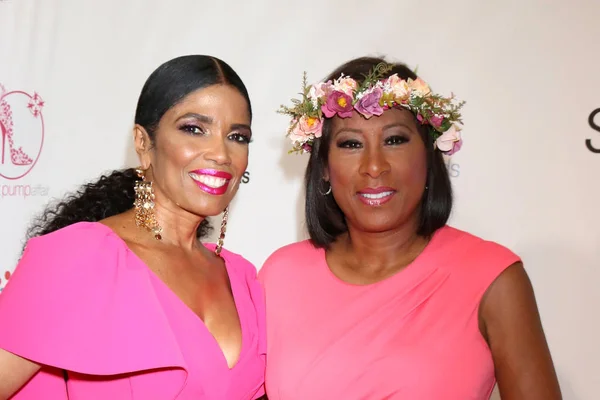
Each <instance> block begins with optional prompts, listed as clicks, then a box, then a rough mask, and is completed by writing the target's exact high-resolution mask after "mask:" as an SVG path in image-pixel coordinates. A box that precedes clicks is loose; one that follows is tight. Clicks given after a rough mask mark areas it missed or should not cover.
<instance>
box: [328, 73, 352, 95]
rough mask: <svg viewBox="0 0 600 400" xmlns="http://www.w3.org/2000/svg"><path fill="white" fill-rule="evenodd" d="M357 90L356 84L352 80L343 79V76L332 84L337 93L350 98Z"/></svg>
mask: <svg viewBox="0 0 600 400" xmlns="http://www.w3.org/2000/svg"><path fill="white" fill-rule="evenodd" d="M357 88H358V84H357V83H356V81H355V80H354V79H352V78H344V77H343V76H342V77H340V78H339V79H336V81H335V82H334V83H333V89H334V90H337V91H339V92H344V93H346V94H347V95H348V96H350V97H352V95H353V94H354V91H355V90H356V89H357Z"/></svg>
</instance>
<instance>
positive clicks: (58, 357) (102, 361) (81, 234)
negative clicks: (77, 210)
mask: <svg viewBox="0 0 600 400" xmlns="http://www.w3.org/2000/svg"><path fill="white" fill-rule="evenodd" d="M206 247H207V248H209V249H214V245H211V244H208V245H206ZM221 256H222V257H223V258H224V260H225V265H226V268H227V272H228V275H229V280H230V282H231V287H232V291H233V297H234V300H235V305H236V307H237V311H238V315H239V319H240V324H241V328H242V350H241V354H240V356H239V359H238V361H237V363H236V364H235V365H234V366H233V367H232V368H229V366H228V364H227V360H226V358H225V356H224V354H223V352H222V350H221V348H220V347H219V345H218V343H217V341H216V340H215V338H214V337H213V336H212V334H211V333H210V331H209V330H208V329H207V327H206V326H205V325H204V323H203V322H202V320H201V319H200V318H199V317H198V316H197V315H196V314H195V313H194V312H193V311H192V310H191V309H190V308H189V307H188V306H187V305H186V304H185V303H184V302H183V301H182V300H181V299H180V298H179V297H178V296H177V295H175V293H174V292H173V291H172V290H171V289H170V288H169V287H168V286H167V285H166V284H165V283H164V282H163V281H162V280H160V279H159V278H158V276H157V275H155V274H154V273H153V272H152V271H151V270H150V269H149V268H148V267H147V266H146V264H144V263H143V262H142V260H141V259H140V258H138V257H137V256H136V255H135V254H134V253H133V252H132V251H131V250H130V249H129V248H128V247H127V245H126V244H125V242H124V241H123V240H122V239H121V238H120V237H118V236H117V235H116V234H115V233H114V232H113V231H112V230H111V229H110V228H108V227H107V226H105V225H103V224H100V223H94V222H80V223H77V224H74V225H71V226H69V227H66V228H63V229H61V230H58V231H55V232H53V233H50V234H48V235H44V236H41V237H37V238H33V239H31V240H30V241H29V242H28V244H27V246H26V249H25V252H24V254H23V257H22V259H21V261H20V262H19V264H18V265H17V267H16V269H15V271H14V274H13V275H12V277H11V279H10V281H9V282H8V284H7V285H6V287H5V288H4V290H3V292H2V294H0V348H2V349H4V350H6V351H9V352H11V353H14V354H17V355H19V356H21V357H24V358H26V359H30V360H32V361H35V362H36V363H39V364H41V365H42V369H41V370H40V371H39V372H38V373H37V374H36V375H34V377H33V378H32V379H31V380H30V381H29V382H28V383H27V384H25V386H24V387H23V388H22V389H21V390H20V391H19V392H18V393H17V394H16V395H15V396H14V397H13V399H14V400H33V399H35V400H39V399H47V400H64V399H69V400H74V399H85V400H95V399H98V400H100V399H102V400H106V399H113V400H138V399H139V400H142V399H143V400H154V399H156V400H168V399H177V400H192V399H193V400H221V399H223V400H224V399H227V400H252V399H256V398H258V397H260V396H262V395H263V394H264V389H263V386H264V374H265V351H266V342H265V334H266V332H265V310H264V299H263V294H262V291H261V288H260V285H259V284H258V282H257V280H256V269H255V267H254V266H253V265H252V264H251V263H250V262H248V261H247V260H245V259H244V258H243V257H241V256H239V255H237V254H234V253H232V252H229V251H226V250H223V251H222V253H221ZM63 371H68V372H67V376H66V377H65V376H64V373H63ZM65 378H66V379H65Z"/></svg>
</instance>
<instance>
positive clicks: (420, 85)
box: [407, 78, 431, 95]
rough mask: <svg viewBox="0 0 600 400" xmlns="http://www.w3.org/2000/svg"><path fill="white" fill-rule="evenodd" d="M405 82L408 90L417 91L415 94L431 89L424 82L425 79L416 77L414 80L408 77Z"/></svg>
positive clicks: (426, 92) (427, 91)
mask: <svg viewBox="0 0 600 400" xmlns="http://www.w3.org/2000/svg"><path fill="white" fill-rule="evenodd" d="M407 83H408V87H409V88H410V90H411V91H414V92H417V93H416V94H418V95H426V94H428V93H429V92H431V89H429V85H427V83H425V81H424V80H422V79H421V78H417V79H415V80H412V79H408V82H407Z"/></svg>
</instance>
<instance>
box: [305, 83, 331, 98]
mask: <svg viewBox="0 0 600 400" xmlns="http://www.w3.org/2000/svg"><path fill="white" fill-rule="evenodd" d="M328 86H329V85H328V84H327V83H325V82H319V83H316V84H314V85H312V86H311V87H310V90H309V91H308V98H309V99H311V100H313V99H315V100H316V99H320V98H321V97H323V96H325V95H326V94H327V92H328V91H329V90H328Z"/></svg>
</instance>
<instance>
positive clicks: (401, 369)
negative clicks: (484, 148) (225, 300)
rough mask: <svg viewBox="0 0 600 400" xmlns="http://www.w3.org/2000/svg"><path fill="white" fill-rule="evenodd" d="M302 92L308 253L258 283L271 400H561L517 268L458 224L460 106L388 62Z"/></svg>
mask: <svg viewBox="0 0 600 400" xmlns="http://www.w3.org/2000/svg"><path fill="white" fill-rule="evenodd" d="M304 86H305V87H304V92H303V98H302V99H301V100H296V101H294V106H293V107H283V108H282V110H281V111H282V112H283V113H285V114H288V115H290V117H291V125H290V131H289V137H290V138H291V140H292V142H293V150H294V151H298V152H310V159H309V161H308V167H307V169H306V176H305V185H306V208H305V211H306V222H307V226H308V231H309V234H310V240H307V241H303V242H299V243H295V244H291V245H288V246H285V247H283V248H281V249H279V250H277V251H276V252H275V253H274V254H273V255H271V257H269V259H268V260H267V261H266V263H265V265H264V266H263V267H262V269H261V271H260V272H259V280H261V282H262V284H263V285H264V288H265V292H266V304H267V375H266V388H267V395H268V397H269V399H270V400H292V399H311V400H318V399H328V400H329V399H344V400H352V399H373V400H375V399H402V400H404V399H435V400H438V399H444V400H451V399H457V400H467V399H473V400H479V399H488V398H489V397H490V394H491V393H492V390H493V388H494V385H495V383H496V381H497V382H498V384H499V388H500V392H501V395H502V398H503V399H523V400H525V399H527V400H534V399H540V400H542V399H543V400H552V399H560V398H561V394H560V390H559V387H558V383H557V378H556V374H555V371H554V367H553V364H552V360H551V357H550V353H549V350H548V347H547V344H546V339H545V337H544V333H543V330H542V326H541V323H540V318H539V315H538V310H537V306H536V302H535V298H534V293H533V290H532V287H531V284H530V281H529V279H528V277H527V274H526V273H525V271H524V269H523V265H522V263H521V260H520V259H519V257H518V256H517V255H515V254H514V253H513V252H511V251H510V250H508V249H506V248H505V247H502V246H501V245H499V244H496V243H493V242H489V241H485V240H482V239H480V238H478V237H476V236H473V235H471V234H469V233H466V232H462V231H460V230H458V229H455V228H452V227H450V226H448V225H447V220H448V218H449V215H450V211H451V207H452V190H451V184H450V180H449V177H448V172H447V170H446V166H445V164H444V159H443V155H444V154H451V153H453V152H456V151H458V150H459V149H460V147H461V145H462V138H461V114H460V110H461V107H462V105H463V103H460V102H457V101H456V100H455V99H454V98H453V97H450V98H445V97H442V96H440V95H436V94H434V93H432V92H431V90H430V88H429V87H428V85H427V84H426V83H425V82H423V81H422V80H421V79H419V78H418V77H417V76H416V75H415V74H414V73H413V72H412V71H410V70H409V69H407V68H406V67H405V66H404V65H401V64H392V65H390V64H387V63H385V62H384V60H382V59H377V58H360V59H356V60H353V61H350V62H348V63H347V64H344V65H342V66H341V67H339V68H338V69H337V70H336V71H334V72H333V73H332V74H331V75H330V76H329V77H328V78H327V79H326V80H325V82H323V83H318V84H315V85H312V86H306V81H305V85H304Z"/></svg>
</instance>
